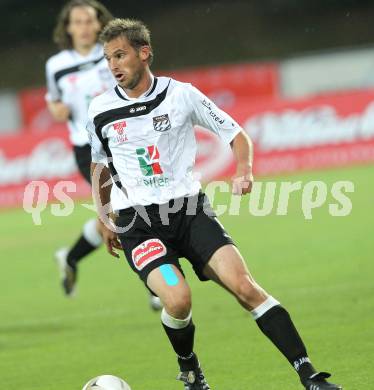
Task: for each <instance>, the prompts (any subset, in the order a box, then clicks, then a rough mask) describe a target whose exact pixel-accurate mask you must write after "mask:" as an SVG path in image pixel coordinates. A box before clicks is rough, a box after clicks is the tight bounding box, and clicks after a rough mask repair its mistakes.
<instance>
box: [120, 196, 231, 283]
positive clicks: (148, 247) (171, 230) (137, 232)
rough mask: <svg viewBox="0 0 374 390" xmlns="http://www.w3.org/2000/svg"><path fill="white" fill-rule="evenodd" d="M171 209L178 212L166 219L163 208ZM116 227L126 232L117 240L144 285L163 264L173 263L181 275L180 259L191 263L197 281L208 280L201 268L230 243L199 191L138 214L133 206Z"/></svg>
mask: <svg viewBox="0 0 374 390" xmlns="http://www.w3.org/2000/svg"><path fill="white" fill-rule="evenodd" d="M175 205H177V207H175ZM173 206H174V209H175V210H177V211H175V212H174V213H171V214H167V217H166V218H165V214H166V213H165V207H170V208H171V207H173ZM144 210H145V211H146V216H147V217H146V218H144ZM141 214H143V217H142V216H141ZM147 219H148V221H146V220H147ZM116 224H117V226H118V227H119V228H120V229H122V230H125V229H127V231H123V232H122V233H119V234H118V237H119V239H120V241H121V245H122V247H123V250H124V252H125V255H126V259H127V261H128V263H129V265H130V267H131V268H132V269H133V270H134V271H135V272H136V273H137V274H138V276H139V277H140V279H142V280H143V282H144V283H146V281H147V277H148V274H149V273H150V272H151V271H152V270H154V269H155V268H158V267H160V266H161V265H163V264H174V265H175V266H176V267H178V269H180V270H181V272H182V273H183V271H182V269H181V266H180V263H179V258H181V257H184V258H186V259H187V260H188V261H189V262H190V263H191V265H192V267H193V269H194V271H195V273H196V275H197V276H198V277H199V279H200V280H208V278H207V277H206V276H205V275H204V274H203V269H204V267H205V265H206V264H207V263H208V262H209V260H210V258H211V257H212V255H213V254H214V252H215V251H216V250H217V249H219V248H220V247H222V246H224V245H227V244H233V240H232V239H231V237H230V236H229V235H228V234H227V233H226V231H225V230H224V228H223V226H222V225H221V224H220V223H219V222H218V220H217V218H216V216H215V214H214V212H213V210H212V208H211V206H210V203H209V200H208V198H207V197H206V195H205V194H204V193H202V192H200V193H199V194H198V195H195V196H192V197H185V198H179V199H174V200H171V201H169V203H167V204H165V205H156V204H151V205H149V206H145V207H143V208H142V209H141V211H139V210H138V211H137V210H136V209H135V208H133V207H130V208H127V209H123V210H120V212H119V216H118V217H117V223H116Z"/></svg>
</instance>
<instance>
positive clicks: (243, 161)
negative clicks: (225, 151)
mask: <svg viewBox="0 0 374 390" xmlns="http://www.w3.org/2000/svg"><path fill="white" fill-rule="evenodd" d="M186 90H187V91H188V95H187V97H188V99H186V100H185V103H186V105H187V106H189V107H190V110H191V111H190V112H191V113H192V120H193V124H196V125H201V126H204V127H205V128H207V129H208V130H211V131H212V132H213V133H215V134H216V135H218V137H219V138H220V139H221V140H222V141H223V142H225V143H227V144H230V145H231V147H232V150H233V153H234V156H235V159H236V163H237V169H236V174H235V176H234V177H233V193H234V194H238V195H245V194H248V193H250V192H251V190H252V184H253V176H252V163H253V144H252V141H251V140H250V138H249V137H248V135H247V134H246V133H245V132H244V130H243V129H242V128H241V126H239V124H238V123H237V122H236V121H235V120H234V119H233V118H231V116H230V115H228V114H227V113H226V112H224V111H222V110H221V109H220V108H219V107H217V106H216V104H215V103H214V102H213V101H212V100H210V99H209V98H208V97H207V96H205V95H204V94H203V93H201V92H200V91H199V90H198V89H196V88H195V87H193V86H191V85H190V86H188V87H187V88H186Z"/></svg>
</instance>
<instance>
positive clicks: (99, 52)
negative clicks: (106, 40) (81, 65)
mask: <svg viewBox="0 0 374 390" xmlns="http://www.w3.org/2000/svg"><path fill="white" fill-rule="evenodd" d="M70 52H71V54H72V55H73V57H75V58H77V59H79V60H82V61H87V60H89V59H90V58H92V57H95V58H96V57H97V56H98V55H101V56H103V55H104V54H103V46H102V45H100V43H96V45H95V46H94V47H93V48H92V49H91V50H90V52H89V53H88V54H86V55H85V56H84V55H82V54H80V53H78V52H77V51H76V50H74V49H71V50H70Z"/></svg>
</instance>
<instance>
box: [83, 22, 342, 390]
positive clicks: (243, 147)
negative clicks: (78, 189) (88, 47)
mask: <svg viewBox="0 0 374 390" xmlns="http://www.w3.org/2000/svg"><path fill="white" fill-rule="evenodd" d="M102 39H103V41H104V52H105V57H106V59H107V61H108V63H109V66H110V69H111V71H112V73H113V75H114V76H115V78H116V79H117V82H118V85H117V86H116V87H115V88H114V89H112V90H109V91H107V92H106V93H104V94H103V95H101V96H99V97H97V98H96V99H94V100H93V101H92V103H91V105H90V109H89V125H88V131H89V134H90V140H91V147H92V160H93V163H92V175H93V179H94V180H93V188H94V195H95V197H96V200H97V201H98V200H100V201H101V206H103V204H104V205H108V204H109V202H110V203H111V206H112V208H113V210H114V211H115V212H116V213H117V214H118V218H117V223H118V227H119V228H121V229H122V232H121V233H119V235H118V237H117V235H116V234H115V233H114V232H111V231H110V230H109V229H107V228H103V229H104V230H103V234H104V240H105V241H106V242H107V246H108V248H109V251H110V253H111V254H113V255H116V253H115V248H121V245H120V243H119V241H118V238H119V239H120V241H121V243H122V247H123V249H124V252H125V255H126V258H127V261H128V263H129V265H130V266H131V268H132V269H133V270H134V271H135V272H136V273H137V274H138V275H139V277H140V278H141V279H142V280H143V282H144V283H145V284H146V285H147V286H148V287H149V288H150V289H151V290H152V291H154V292H155V293H156V294H157V295H158V296H159V297H160V298H161V300H162V302H163V303H164V309H163V311H162V315H161V319H162V323H163V326H164V329H165V331H166V334H167V336H168V338H169V340H170V342H171V344H172V346H173V348H174V350H175V352H176V354H177V356H178V363H179V365H180V370H181V372H180V374H179V376H178V379H180V380H181V381H182V382H183V383H184V387H185V389H186V390H209V389H210V387H209V385H208V383H207V382H206V379H205V377H204V374H203V372H202V370H201V367H200V364H199V361H198V359H197V356H196V354H195V353H194V350H193V346H194V333H195V326H194V324H193V322H192V312H191V292H190V288H189V286H188V284H187V282H186V280H185V278H184V275H183V271H182V269H181V267H180V264H179V257H185V258H187V260H189V261H190V263H191V264H192V266H193V268H194V270H195V272H196V274H197V275H198V277H199V278H200V279H201V280H208V279H211V280H213V281H215V282H217V283H218V284H219V285H221V286H222V287H224V288H225V289H226V290H228V291H229V292H230V293H231V294H232V295H234V297H235V298H236V299H237V300H238V302H239V303H240V304H241V305H242V306H243V307H244V308H245V309H246V310H248V311H250V312H251V314H252V316H253V318H254V319H255V320H256V322H257V324H258V326H259V328H260V329H261V331H262V332H263V333H264V334H265V335H266V336H267V337H268V338H269V339H270V340H271V341H272V342H273V344H274V345H275V346H276V347H277V348H278V349H279V350H280V351H281V352H282V354H283V355H284V356H285V357H286V358H287V360H288V361H289V362H290V364H291V365H292V366H293V367H294V369H295V371H296V372H297V373H298V375H299V377H300V380H301V382H302V384H303V386H304V387H305V388H306V389H307V390H327V389H330V390H333V389H335V390H338V389H341V386H338V385H334V384H331V383H328V382H327V381H326V378H328V377H329V376H330V375H329V374H327V373H324V372H316V370H315V369H314V367H313V366H312V364H311V361H310V359H309V357H308V354H307V351H306V348H305V345H304V343H303V341H302V339H301V337H300V336H299V333H298V332H297V330H296V328H295V326H294V324H293V322H292V320H291V318H290V315H289V313H288V312H287V311H286V309H284V308H283V307H282V306H281V305H280V303H279V302H278V301H277V300H276V299H274V298H273V297H271V296H270V295H269V294H268V293H267V292H266V291H265V290H264V289H263V288H261V287H260V286H259V285H258V284H257V283H256V281H255V280H254V279H253V277H252V275H251V274H250V272H249V271H248V268H247V266H246V263H245V262H244V260H243V258H242V256H241V254H240V252H239V251H238V249H237V248H236V247H235V246H234V244H233V241H232V239H231V238H230V236H229V235H228V234H227V233H226V232H225V230H224V229H223V227H222V225H221V224H220V223H219V222H218V221H217V219H216V217H215V215H214V213H212V211H211V209H210V207H209V204H208V201H207V199H206V198H205V196H204V194H203V193H201V186H200V183H199V182H198V181H196V179H195V178H194V176H193V174H192V169H193V166H194V162H195V154H196V140H195V136H194V131H193V125H201V126H204V127H206V128H209V129H211V130H212V131H213V132H214V133H216V134H217V135H218V136H219V137H220V138H221V139H222V140H223V141H225V142H227V143H229V144H231V146H232V149H233V153H234V155H235V158H236V161H237V172H236V175H235V177H234V179H233V190H234V192H235V193H237V194H240V195H243V194H247V193H249V192H250V191H251V187H252V182H253V178H252V156H253V151H252V144H251V142H250V140H249V139H248V137H247V135H246V134H245V132H244V131H243V130H242V129H241V128H240V126H239V125H238V124H237V123H236V122H235V121H234V120H233V119H232V118H231V117H230V116H229V115H227V114H226V113H224V112H223V111H221V110H220V109H218V108H217V107H216V106H215V104H214V103H213V102H212V101H210V100H209V99H208V98H207V97H206V96H204V95H203V94H202V93H200V92H199V91H198V90H197V89H195V88H193V87H192V86H191V85H189V84H184V83H180V82H177V81H175V80H173V79H169V78H166V77H160V78H155V77H154V76H153V75H152V73H151V71H150V68H149V66H150V64H151V62H152V58H153V52H152V47H151V42H150V34H149V31H148V30H147V28H146V27H145V26H144V24H143V23H141V22H138V21H132V20H123V19H116V20H113V21H111V22H110V23H109V24H108V26H107V27H106V28H105V29H104V31H103V33H102ZM118 129H121V132H120V134H118V133H119V132H118ZM105 163H107V164H108V167H107V166H106V164H105ZM97 170H99V171H101V175H100V177H99V182H97V181H96V174H97V172H98V171H97ZM110 176H112V179H113V181H114V185H113V186H112V189H111V194H109V191H108V190H109V186H106V187H105V186H104V185H103V184H104V183H106V182H108V178H109V177H110ZM97 203H98V205H99V206H100V202H97ZM99 212H100V213H101V216H102V217H103V218H107V215H105V214H106V213H107V212H108V210H104V208H101V207H99ZM234 381H235V379H234V377H233V383H234ZM233 387H235V386H233ZM278 387H282V386H281V385H280V386H278Z"/></svg>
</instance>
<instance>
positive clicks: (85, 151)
mask: <svg viewBox="0 0 374 390" xmlns="http://www.w3.org/2000/svg"><path fill="white" fill-rule="evenodd" d="M73 151H74V157H75V162H76V164H77V167H78V169H79V172H80V174H81V175H82V176H83V177H84V178H85V180H86V182H87V183H89V184H91V146H90V145H88V144H86V145H83V146H74V148H73Z"/></svg>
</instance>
